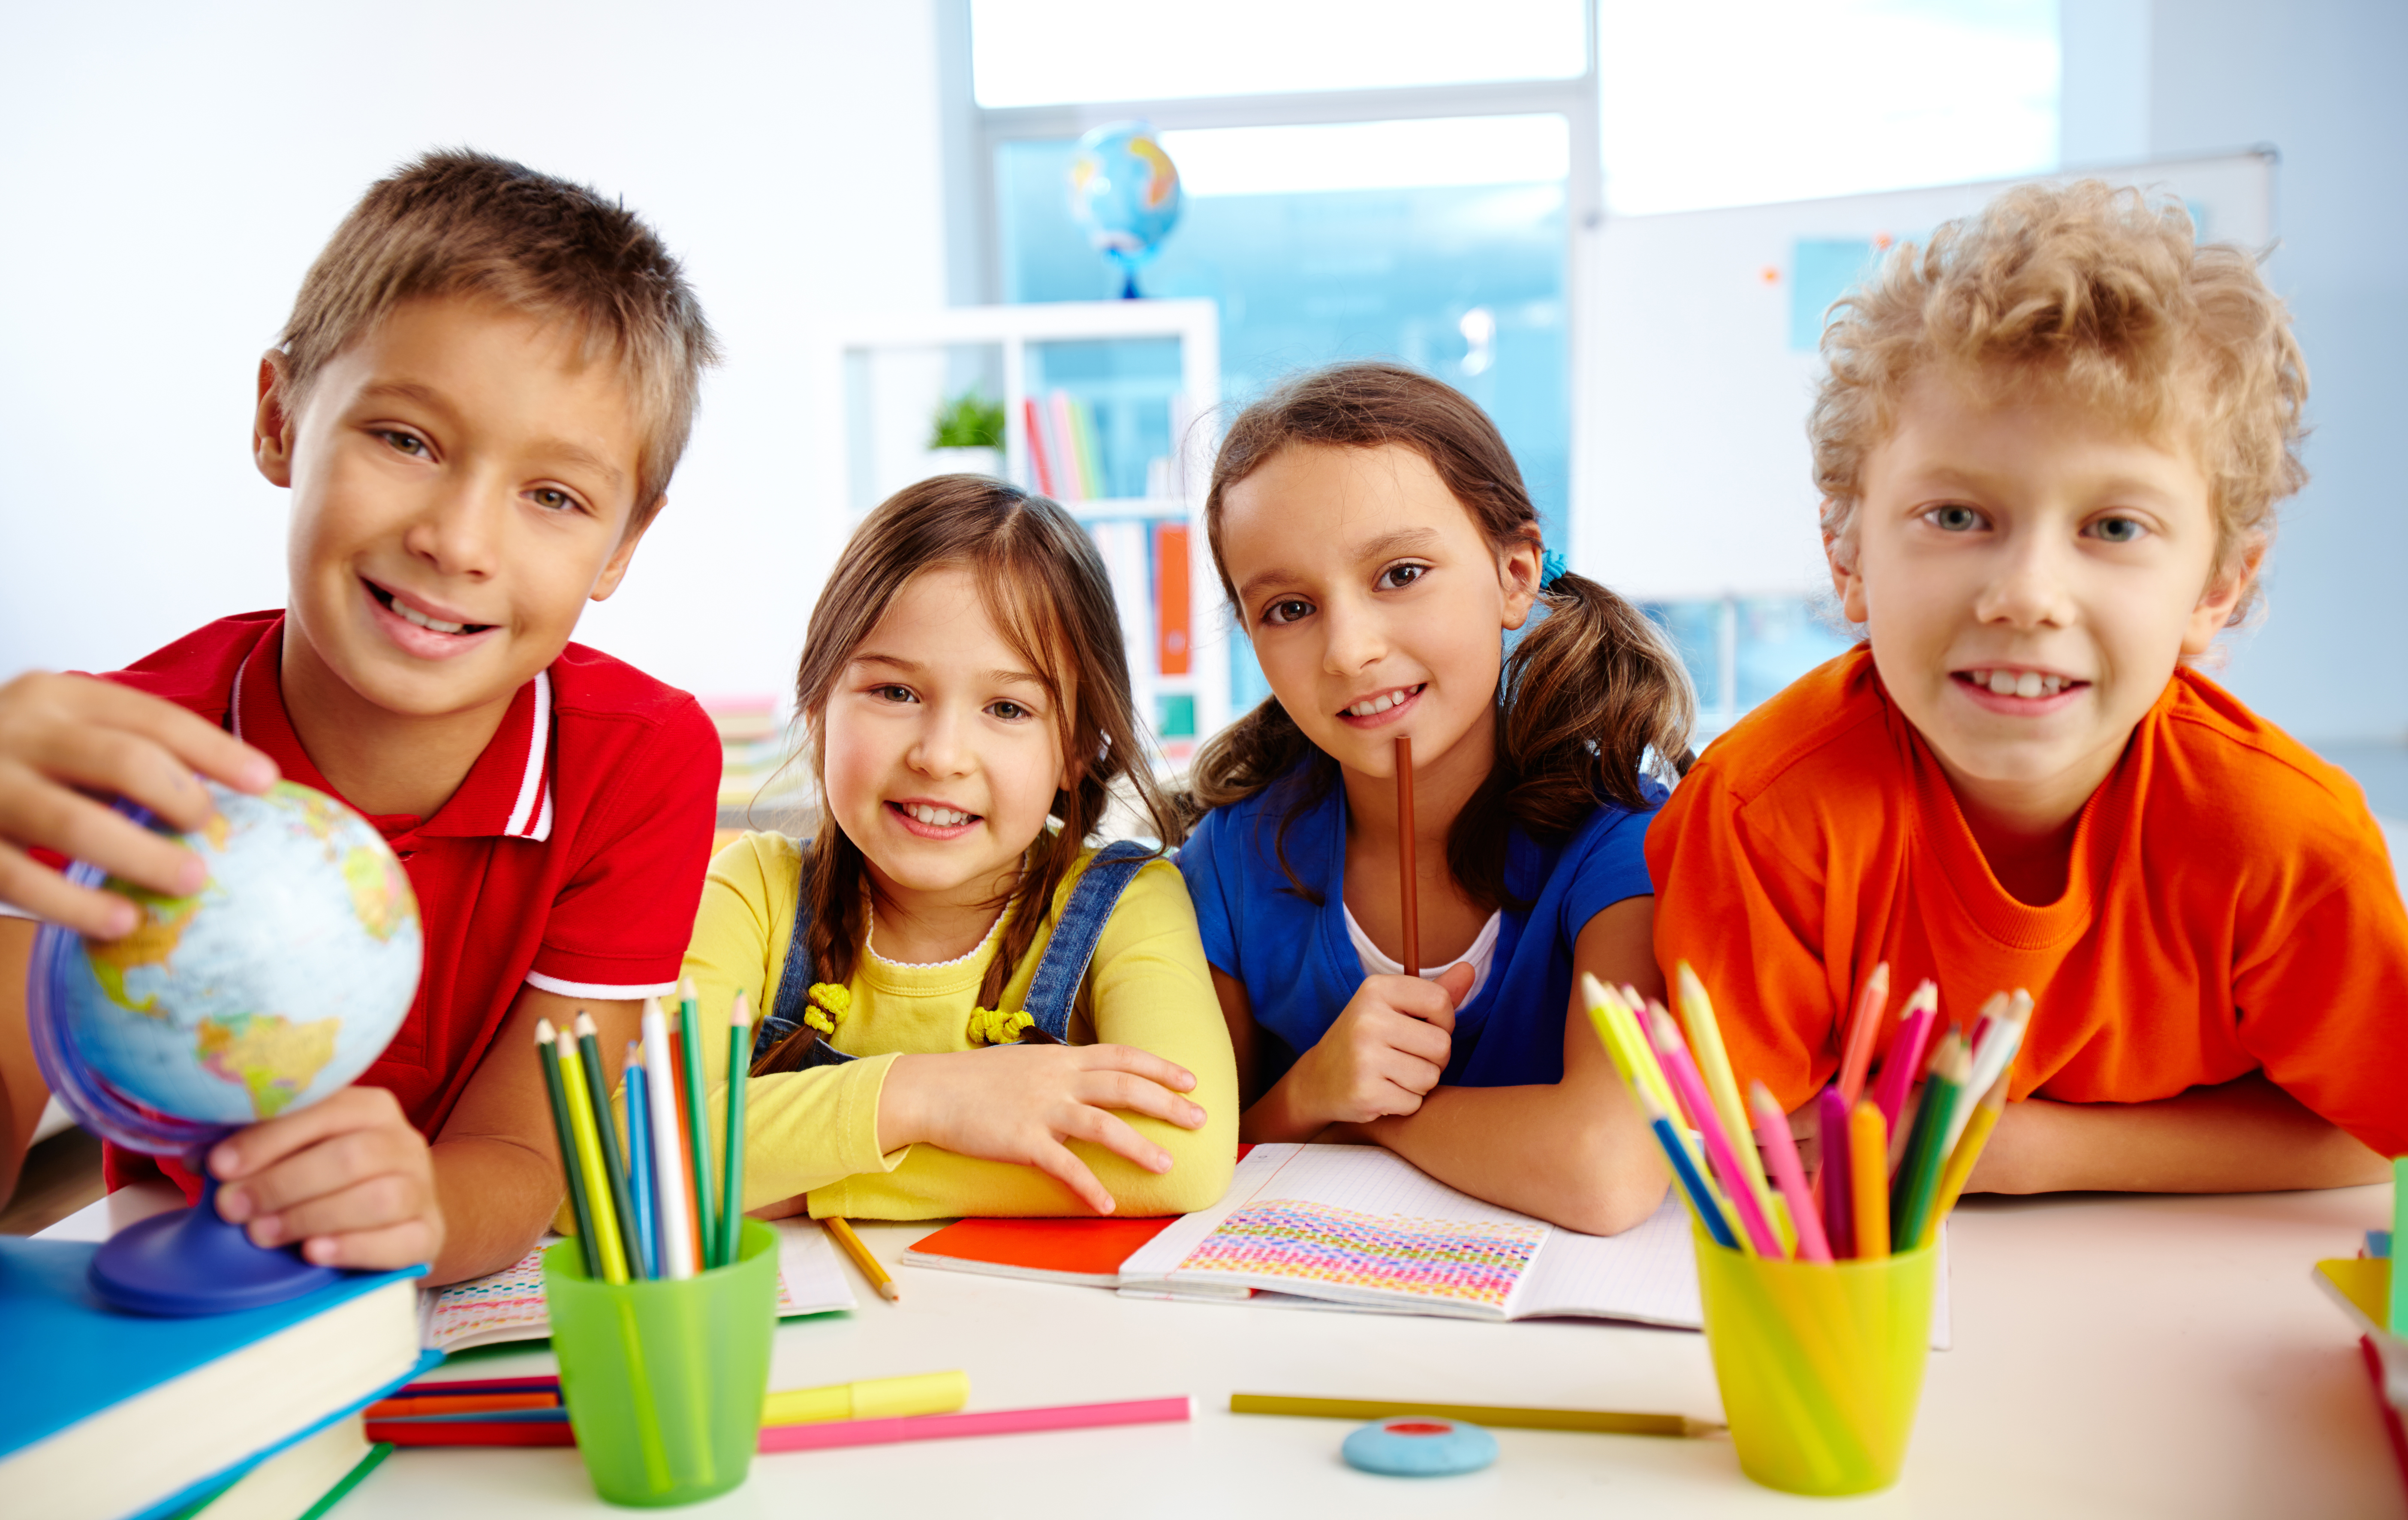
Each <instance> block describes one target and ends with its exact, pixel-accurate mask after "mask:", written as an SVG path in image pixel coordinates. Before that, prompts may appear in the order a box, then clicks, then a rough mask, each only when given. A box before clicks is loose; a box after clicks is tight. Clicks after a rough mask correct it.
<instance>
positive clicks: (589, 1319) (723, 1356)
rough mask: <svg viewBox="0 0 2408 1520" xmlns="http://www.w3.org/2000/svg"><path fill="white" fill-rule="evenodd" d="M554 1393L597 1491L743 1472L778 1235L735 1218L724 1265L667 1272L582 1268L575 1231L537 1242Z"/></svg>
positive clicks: (649, 1494)
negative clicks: (605, 1275) (732, 1251)
mask: <svg viewBox="0 0 2408 1520" xmlns="http://www.w3.org/2000/svg"><path fill="white" fill-rule="evenodd" d="M543 1301H544V1309H545V1312H548V1313H549V1314H550V1315H551V1316H552V1352H553V1354H554V1355H557V1356H558V1357H559V1358H560V1395H561V1399H562V1401H563V1402H565V1403H566V1404H567V1406H568V1423H569V1427H570V1428H572V1429H574V1430H575V1431H576V1432H577V1450H578V1454H579V1455H581V1456H582V1457H584V1458H585V1471H586V1474H587V1476H589V1477H591V1478H592V1479H593V1480H594V1491H595V1493H597V1494H600V1495H601V1496H602V1497H603V1498H606V1499H609V1501H610V1502H611V1503H613V1504H633V1505H639V1506H643V1507H647V1508H655V1507H659V1506H664V1505H670V1504H692V1503H694V1502H695V1500H697V1499H705V1498H711V1497H712V1496H713V1495H717V1494H724V1493H725V1492H727V1491H728V1490H729V1489H731V1488H734V1487H735V1486H736V1485H738V1484H740V1483H742V1482H743V1481H744V1478H745V1475H746V1474H747V1473H748V1472H750V1471H751V1470H752V1467H753V1450H754V1448H755V1447H756V1446H758V1445H759V1444H760V1439H761V1402H762V1399H763V1398H766V1397H767V1394H768V1391H769V1339H770V1336H771V1335H772V1334H773V1333H774V1332H775V1331H776V1329H777V1327H778V1235H777V1232H776V1231H775V1230H772V1229H771V1228H770V1227H769V1226H767V1225H764V1224H762V1223H761V1222H760V1221H758V1220H753V1219H748V1220H746V1221H745V1222H744V1229H743V1234H742V1237H741V1239H740V1240H739V1241H738V1250H737V1259H736V1261H735V1263H734V1265H732V1266H727V1267H721V1268H717V1269H713V1270H711V1271H707V1272H700V1273H697V1274H695V1276H693V1277H689V1278H684V1279H681V1280H679V1281H675V1282H668V1281H657V1280H656V1281H652V1282H638V1283H618V1284H615V1285H614V1284H611V1283H597V1282H595V1281H594V1280H593V1279H592V1278H590V1277H587V1276H586V1275H585V1263H584V1259H583V1257H582V1255H581V1253H580V1250H579V1247H578V1243H577V1242H576V1241H575V1240H563V1241H561V1242H560V1243H559V1244H558V1245H555V1246H552V1247H550V1248H549V1249H547V1250H546V1251H545V1252H544V1254H543Z"/></svg>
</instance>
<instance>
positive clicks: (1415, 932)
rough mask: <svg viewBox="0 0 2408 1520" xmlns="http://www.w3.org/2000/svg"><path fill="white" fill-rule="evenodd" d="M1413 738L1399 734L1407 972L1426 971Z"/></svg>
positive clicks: (1400, 890) (1400, 886) (1400, 894)
mask: <svg viewBox="0 0 2408 1520" xmlns="http://www.w3.org/2000/svg"><path fill="white" fill-rule="evenodd" d="M1413 844H1414V840H1413V741H1412V739H1410V738H1406V737H1405V736H1404V735H1402V734H1399V735H1398V736H1397V900H1398V905H1399V906H1400V907H1401V908H1402V910H1403V912H1404V943H1403V945H1402V946H1401V947H1400V948H1401V949H1402V950H1403V951H1404V954H1402V955H1400V956H1398V959H1399V960H1402V961H1403V962H1404V963H1405V975H1407V976H1419V975H1421V974H1422V968H1421V960H1422V914H1421V894H1420V893H1419V892H1417V891H1416V890H1414V888H1415V884H1416V883H1415V882H1414V876H1415V867H1414V861H1413Z"/></svg>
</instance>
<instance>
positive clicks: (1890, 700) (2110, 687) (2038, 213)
mask: <svg viewBox="0 0 2408 1520" xmlns="http://www.w3.org/2000/svg"><path fill="white" fill-rule="evenodd" d="M1823 348H1824V352H1825V354H1826V355H1827V357H1828V360H1829V372H1828V376H1827V378H1826V379H1825V380H1824V381H1823V384H1822V389H1821V394H1820V396H1819V398H1818V399H1817V401H1816V404H1815V407H1814V411H1813V421H1812V423H1811V424H1810V431H1811V433H1812V436H1813V443H1814V451H1815V471H1816V481H1817V484H1818V485H1819V486H1820V487H1821V489H1822V491H1823V494H1824V496H1825V502H1824V509H1823V527H1824V542H1825V546H1826V548H1827V550H1828V554H1829V558H1830V566H1831V577H1832V581H1833V584H1834V585H1835V586H1836V587H1837V589H1838V591H1839V595H1840V599H1841V602H1842V606H1843V608H1844V609H1845V610H1846V613H1847V616H1848V617H1849V619H1850V620H1851V621H1853V622H1856V623H1857V624H1861V625H1863V627H1864V629H1865V631H1866V634H1867V641H1866V642H1865V643H1864V644H1862V645H1860V646H1859V647H1858V648H1856V650H1855V651H1853V652H1850V653H1848V654H1845V655H1842V656H1841V657H1840V658H1839V659H1837V660H1834V661H1832V662H1831V663H1830V664H1828V665H1826V666H1824V667H1821V668H1820V669H1818V670H1815V671H1813V673H1811V674H1809V675H1808V676H1806V677H1805V678H1803V679H1802V680H1800V681H1798V682H1797V684H1795V685H1793V686H1792V687H1790V688H1789V689H1788V690H1787V691H1785V692H1784V693H1782V694H1781V695H1778V696H1776V697H1774V698H1773V699H1772V700H1771V701H1770V702H1768V703H1766V704H1765V705H1764V706H1763V707H1761V708H1759V709H1757V710H1756V711H1755V712H1754V713H1752V714H1751V715H1750V716H1749V717H1748V718H1747V719H1746V720H1744V721H1743V722H1742V723H1741V724H1738V725H1737V726H1736V727H1734V728H1733V729H1732V730H1731V731H1730V732H1729V733H1728V734H1727V735H1725V736H1724V737H1723V738H1722V739H1721V740H1720V741H1718V742H1717V743H1715V744H1714V745H1713V747H1712V748H1711V749H1709V750H1708V751H1707V752H1706V754H1705V756H1704V758H1703V759H1702V760H1701V761H1699V764H1698V765H1697V767H1696V768H1695V769H1694V770H1693V771H1692V772H1691V773H1690V775H1689V776H1688V777H1687V779H1686V780H1685V781H1684V782H1683V783H1682V785H1681V786H1680V788H1679V789H1678V790H1677V791H1676V792H1675V793H1674V794H1673V796H1672V799H1671V801H1670V804H1668V805H1667V806H1666V807H1665V809H1664V810H1663V811H1662V812H1661V813H1660V814H1658V816H1657V818H1656V824H1655V825H1654V828H1653V829H1652V831H1651V832H1650V835H1649V838H1648V859H1649V865H1650V867H1651V868H1652V870H1653V873H1654V876H1655V880H1656V891H1657V893H1658V897H1657V901H1656V952H1657V955H1658V958H1659V959H1660V961H1661V962H1662V963H1663V964H1664V965H1665V966H1667V967H1670V966H1673V965H1675V964H1677V963H1678V962H1681V961H1684V960H1685V961H1688V962H1690V963H1692V964H1693V965H1694V966H1695V967H1696V968H1698V970H1699V973H1700V974H1701V975H1702V976H1703V977H1704V978H1705V979H1706V981H1707V982H1708V983H1709V984H1710V985H1711V986H1712V987H1713V992H1714V995H1715V1001H1716V1003H1717V1004H1718V1005H1719V1006H1720V1007H1721V1008H1723V1009H1725V1010H1726V1011H1725V1012H1724V1014H1723V1028H1724V1030H1725V1032H1726V1035H1727V1039H1728V1042H1729V1045H1730V1054H1731V1058H1732V1061H1733V1063H1734V1065H1735V1066H1736V1067H1737V1068H1738V1069H1739V1070H1740V1071H1741V1072H1742V1074H1744V1075H1746V1076H1753V1077H1760V1078H1762V1079H1763V1080H1764V1081H1765V1082H1766V1083H1768V1084H1769V1085H1770V1087H1771V1088H1772V1090H1773V1092H1774V1093H1775V1094H1776V1095H1777V1096H1778V1097H1780V1099H1781V1101H1782V1103H1783V1105H1784V1106H1785V1107H1786V1108H1788V1109H1791V1110H1793V1111H1795V1110H1797V1109H1798V1108H1799V1107H1800V1106H1801V1105H1803V1104H1804V1103H1805V1102H1806V1101H1807V1099H1808V1098H1809V1097H1812V1096H1813V1093H1814V1092H1815V1090H1816V1089H1817V1088H1818V1087H1820V1086H1821V1085H1822V1084H1823V1083H1827V1082H1828V1081H1829V1080H1830V1078H1831V1076H1832V1072H1833V1069H1834V1068H1835V1067H1836V1066H1837V1065H1838V1062H1839V1054H1840V1053H1839V1036H1840V1030H1841V1027H1842V1023H1843V1011H1845V1010H1848V1009H1849V1008H1851V1007H1852V1006H1853V1005H1854V1002H1855V999H1856V994H1857V990H1858V989H1859V988H1860V987H1861V986H1862V985H1863V984H1864V982H1865V979H1866V977H1867V976H1868V975H1869V974H1870V973H1871V971H1872V969H1873V968H1874V967H1875V966H1876V965H1877V964H1879V963H1881V962H1884V961H1886V962H1888V963H1889V965H1890V967H1891V968H1892V971H1893V973H1894V974H1895V976H1896V978H1897V982H1896V983H1895V984H1896V985H1898V986H1899V987H1900V988H1901V989H1902V988H1906V987H1912V986H1914V984H1915V983H1916V982H1920V981H1922V980H1923V979H1924V978H1926V977H1929V978H1931V979H1933V980H1935V981H1936V982H1938V983H1939V986H1940V1011H1941V1016H1942V1018H1953V1019H1956V1020H1958V1021H1961V1022H1963V1023H1965V1024H1967V1025H1970V1024H1971V1021H1972V1017H1973V1015H1974V1012H1975V1011H1976V1010H1977V1009H1978V1008H1979V1007H1980V1005H1981V1003H1982V1002H1983V1000H1984V999H1985V997H1987V996H1988V995H1989V994H1990V993H1992V992H1993V991H1998V990H2004V989H2011V988H2015V987H2023V988H2028V989H2029V991H2030V992H2031V993H2032V995H2033V997H2035V998H2036V999H2037V1005H2036V1011H2035V1012H2034V1014H2033V1018H2032V1023H2031V1025H2030V1028H2029V1031H2028V1035H2027V1038H2026V1040H2025V1043H2024V1046H2023V1049H2022V1053H2021V1054H2020V1056H2019V1057H2018V1060H2017V1063H2016V1066H2015V1069H2014V1077H2013V1079H2012V1081H2011V1083H2010V1086H2009V1093H2010V1096H2011V1097H2013V1098H2014V1099H2016V1100H2017V1101H2015V1102H2014V1104H2013V1105H2012V1106H2011V1107H2010V1108H2009V1109H2008V1110H2007V1111H2006V1113H2005V1115H2004V1117H2003V1118H2002V1120H2001V1121H2000V1125H1999V1127H1998V1129H1997V1131H1996V1133H1995V1135H1994V1136H1993V1138H1992V1140H1991V1141H1990V1144H1989V1147H1988V1149H1987V1150H1986V1151H1985V1153H1984V1154H1983V1157H1982V1161H1981V1164H1980V1166H1979V1168H1978V1169H1976V1170H1975V1171H1974V1173H1973V1176H1972V1180H1971V1185H1972V1186H1973V1187H1975V1188H1981V1189H1988V1190H1992V1191H1999V1192H2013V1193H2028V1192H2040V1191H2048V1190H2057V1189H2129V1190H2147V1191H2201V1192H2206V1191H2216V1192H2221V1191H2247V1190H2257V1189H2272V1188H2299V1187H2330V1186H2338V1185H2342V1184H2344V1183H2370V1182H2375V1181H2379V1180H2381V1179H2382V1178H2383V1177H2385V1176H2386V1172H2387V1169H2386V1167H2385V1166H2384V1164H2383V1162H2382V1160H2381V1159H2380V1157H2381V1156H2384V1155H2392V1154H2400V1153H2401V1152H2403V1151H2408V1040H2402V1039H2401V1033H2400V1024H2399V1017H2400V1011H2401V1004H2402V1000H2403V997H2408V913H2403V911H2402V909H2401V898H2400V894H2399V892H2398V890H2397V888H2396V887H2395V885H2394V882H2393V877H2392V872H2391V867H2390V863H2389V860H2388V857H2387V854H2386V850H2385V846H2384V841H2383V837H2382V834H2381V832H2380V831H2379V829H2378V827H2377V825H2375V823H2374V820H2373V818H2372V816H2371V815H2370V814H2369V812H2368V811H2367V808H2366V802H2365V799H2364V797H2363V796H2362V795H2361V794H2360V793H2359V791H2358V788H2357V786H2356V785H2355V784H2353V783H2352V782H2350V781H2349V779H2348V778H2347V777H2346V776H2344V775H2343V774H2342V773H2341V772H2340V771H2338V770H2336V769H2334V768H2333V767H2330V766H2329V765H2326V764H2325V763H2324V762H2322V761H2320V760H2318V759H2317V758H2316V757H2315V755H2314V754H2311V753H2309V752H2308V751H2307V750H2306V749H2305V748H2303V747H2302V746H2300V744H2299V743H2297V742H2296V741H2294V740H2293V739H2292V738H2289V737H2288V736H2287V735H2286V734H2284V733H2283V732H2282V731H2281V730H2279V729H2277V728H2276V727H2275V726H2274V725H2273V724H2270V723H2268V722H2267V721H2266V720H2265V719H2263V718H2260V717H2258V716H2257V714H2255V713H2253V712H2251V711H2250V710H2248V709H2247V708H2245V707H2243V705H2242V704H2241V703H2240V702H2239V701H2237V700H2235V699H2234V698H2233V696H2232V695H2230V694H2229V693H2228V692H2226V691H2225V690H2224V689H2223V688H2222V687H2220V686H2218V685H2217V684H2216V683H2215V682H2214V681H2211V680H2209V679H2208V678H2207V677H2206V676H2204V675H2203V674H2201V673H2200V671H2199V670H2198V669H2197V668H2195V667H2194V666H2193V665H2192V663H2191V662H2192V661H2194V660H2197V659H2199V658H2200V656H2203V655H2205V654H2207V653H2208V652H2209V651H2210V649H2211V647H2212V646H2213V643H2214V639H2215V637H2216V635H2217V634H2218V633H2219V632H2220V631H2221V630H2223V629H2224V628H2226V627H2228V626H2231V625H2233V624H2237V623H2239V622H2240V621H2241V620H2242V618H2243V615H2244V613H2245V612H2246V611H2247V610H2248V609H2249V606H2250V603H2251V601H2252V599H2253V597H2254V596H2255V595H2256V589H2257V576H2258V572H2259V570H2260V568H2261V566H2262V564H2263V559H2264V555H2265V552H2266V546H2267V539H2268V535H2269V533H2270V531H2271V529H2272V510H2273V506H2274V504H2275V503H2276V502H2277V501H2279V500H2280V499H2282V498H2283V497H2285V496H2287V495H2290V494H2291V493H2292V492H2294V491H2296V490H2297V489H2298V488H2299V486H2300V482H2301V480H2303V479H2304V475H2303V472H2302V471H2301V469H2300V465H2299V462H2298V459H2297V457H2296V452H2295V451H2296V447H2297V444H2298V440H2299V437H2300V405H2301V402H2302V400H2303V399H2304V397H2305V394H2306V390H2307V378H2306V374H2305V370H2304V366H2302V364H2301V361H2300V353H2299V350H2298V347H2297V346H2296V344H2295V343H2294V342H2293V340H2292V337H2291V334H2290V329H2289V323H2288V321H2287V318H2286V315H2285V313H2284V311H2283V308H2282V305H2281V303H2280V302H2279V301H2277V300H2276V299H2275V297H2274V295H2273V294H2272V292H2271V291H2269V290H2268V289H2267V288H2266V285H2265V283H2264V281H2263V280H2262V279H2261V278H2260V276H2259V275H2258V272H2257V265H2256V263H2255V261H2254V260H2252V259H2251V258H2250V256H2249V255H2248V254H2247V253H2246V252H2244V251H2242V250H2239V249H2235V248H2231V247H2198V246H2195V244H2194V242H2193V234H2192V228H2191V223H2190V221H2189V218H2188V217H2187V216H2186V215H2185V214H2184V212H2183V210H2182V208H2180V206H2179V205H2171V204H2169V205H2163V206H2153V205H2150V204H2147V203H2146V202H2144V201H2143V198H2142V197H2141V196H2140V195H2139V194H2137V193H2135V192H2131V191H2123V192H2112V191H2110V190H2109V189H2108V188H2107V187H2106V186H2104V185H2102V184H2100V183H2098V182H2096V181H2090V182H2085V183H2081V184H2075V185H2072V186H2069V187H2065V188H2060V189H2043V188H2026V189H2019V190H2015V191H2013V192H2010V193H2009V194H2006V195H2003V196H2001V197H2000V199H1999V200H1998V201H1996V202H1994V203H1993V204H1992V205H1991V206H1990V207H1989V208H1988V209H1987V210H1986V211H1985V212H1984V213H1983V214H1982V215H1981V216H1980V217H1979V218H1976V219H1973V220H1971V221H1970V222H1962V223H1957V224H1952V225H1950V226H1947V227H1943V228H1942V229H1941V230H1940V231H1939V232H1938V233H1937V234H1935V235H1934V236H1933V237H1932V240H1931V243H1930V246H1929V247H1928V249H1925V250H1922V251H1911V252H1910V253H1909V254H1907V255H1905V256H1899V257H1894V258H1893V259H1892V260H1891V261H1890V263H1889V264H1888V265H1886V266H1885V269H1884V270H1883V272H1882V274H1881V276H1880V277H1879V278H1878V280H1875V281H1874V283H1873V285H1872V286H1871V289H1870V290H1868V291H1864V292H1861V293H1858V294H1856V295H1853V296H1851V297H1850V298H1849V300H1848V301H1847V302H1845V303H1843V305H1842V307H1841V308H1840V309H1839V310H1838V312H1837V313H1836V314H1835V315H1834V317H1833V319H1832V322H1831V324H1830V326H1829V327H1828V330H1827V331H1826V333H1825V336H1824V341H1823Z"/></svg>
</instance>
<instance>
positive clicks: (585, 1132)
mask: <svg viewBox="0 0 2408 1520" xmlns="http://www.w3.org/2000/svg"><path fill="white" fill-rule="evenodd" d="M559 1050H560V1080H561V1084H562V1085H563V1086H565V1087H566V1088H567V1089H568V1090H569V1091H570V1092H571V1093H575V1094H578V1095H580V1096H582V1095H583V1093H584V1091H585V1066H584V1061H583V1058H582V1057H581V1056H580V1055H579V1054H577V1036H576V1035H575V1034H573V1033H571V1032H570V1031H569V1030H566V1029H563V1030H562V1031H560V1037H559ZM568 1124H569V1128H570V1130H571V1132H573V1133H574V1134H575V1135H576V1137H577V1174H578V1175H579V1176H581V1177H582V1178H584V1179H585V1193H586V1197H588V1199H589V1200H590V1201H591V1203H592V1206H593V1212H594V1244H595V1249H596V1250H598V1251H599V1252H601V1254H602V1281H603V1282H605V1283H624V1282H625V1281H627V1243H626V1239H625V1237H624V1236H622V1235H621V1234H620V1233H619V1212H618V1210H617V1209H616V1208H614V1207H613V1206H612V1204H611V1202H610V1179H609V1177H608V1176H607V1175H606V1174H605V1173H604V1171H603V1169H602V1135H601V1132H600V1131H599V1130H596V1129H595V1127H594V1105H593V1104H591V1103H581V1102H578V1101H576V1100H575V1099H571V1100H570V1102H569V1104H568Z"/></svg>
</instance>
